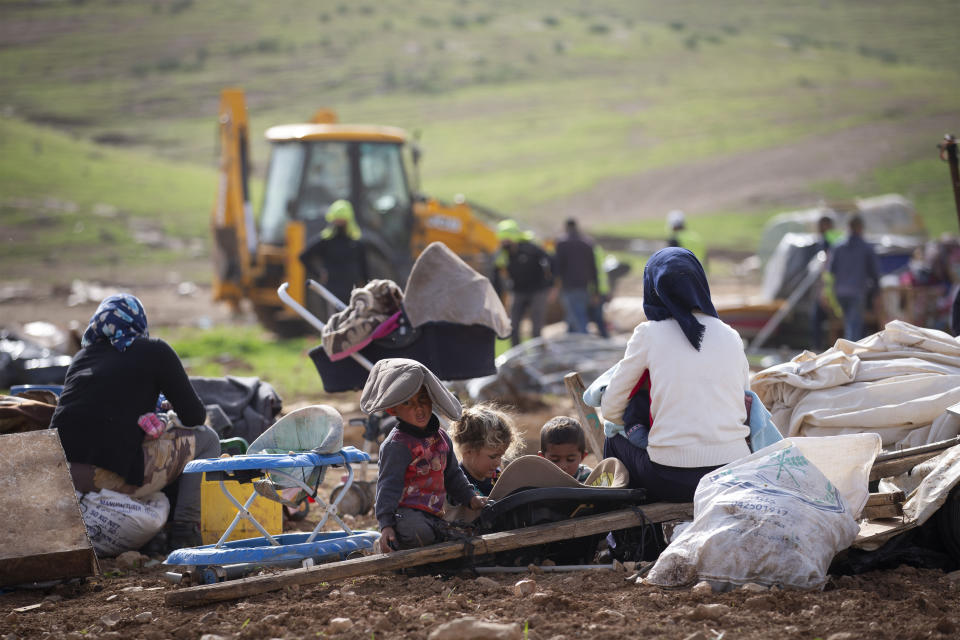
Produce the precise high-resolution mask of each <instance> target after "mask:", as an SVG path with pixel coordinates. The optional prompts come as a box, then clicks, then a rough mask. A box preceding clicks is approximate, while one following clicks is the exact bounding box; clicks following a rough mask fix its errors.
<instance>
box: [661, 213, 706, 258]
mask: <svg viewBox="0 0 960 640" xmlns="http://www.w3.org/2000/svg"><path fill="white" fill-rule="evenodd" d="M667 228H668V229H669V230H670V237H669V238H668V239H667V246H670V247H683V248H684V249H689V250H690V251H691V252H692V253H693V255H695V256H697V260H699V261H700V264H701V265H703V270H704V271H705V272H709V271H710V269H709V265H708V264H707V245H705V244H704V243H703V238H701V237H700V234H699V233H697V232H696V231H691V230H689V229H687V219H686V216H685V215H683V211H680V210H679V209H674V210H673V211H671V212H670V213H668V214H667Z"/></svg>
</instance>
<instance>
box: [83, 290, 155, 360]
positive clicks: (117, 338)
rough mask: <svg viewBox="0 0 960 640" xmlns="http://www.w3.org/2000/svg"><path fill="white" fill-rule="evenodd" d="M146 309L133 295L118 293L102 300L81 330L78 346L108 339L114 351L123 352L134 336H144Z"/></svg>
mask: <svg viewBox="0 0 960 640" xmlns="http://www.w3.org/2000/svg"><path fill="white" fill-rule="evenodd" d="M149 335H150V334H149V333H148V332H147V312H146V311H144V310H143V304H141V303H140V300H138V299H137V297H136V296H133V295H130V294H129V293H118V294H116V295H112V296H108V297H106V298H104V299H103V302H101V303H100V306H99V307H97V310H96V311H95V312H94V313H93V317H92V318H90V324H89V325H87V330H86V331H84V332H83V338H81V340H80V346H83V347H89V346H90V345H92V344H93V343H95V342H100V341H101V340H108V341H109V342H110V344H111V345H113V348H114V349H116V350H117V351H123V350H124V349H126V348H127V347H129V346H130V344H131V343H132V342H133V340H134V339H135V338H138V337H143V338H146V337H148V336H149Z"/></svg>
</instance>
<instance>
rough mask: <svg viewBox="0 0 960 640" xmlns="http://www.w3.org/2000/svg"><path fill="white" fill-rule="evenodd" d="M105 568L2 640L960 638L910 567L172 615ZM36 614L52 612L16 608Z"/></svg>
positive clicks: (159, 598) (248, 605) (482, 581)
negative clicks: (467, 630)
mask: <svg viewBox="0 0 960 640" xmlns="http://www.w3.org/2000/svg"><path fill="white" fill-rule="evenodd" d="M102 568H103V570H104V575H102V576H99V577H96V578H91V579H89V580H86V581H83V582H80V583H75V584H73V583H71V584H62V585H57V586H53V587H48V588H45V589H33V590H17V591H13V592H9V593H4V594H0V637H3V638H7V639H12V638H45V639H46V638H49V639H51V640H53V639H59V638H70V639H76V640H80V639H81V638H149V639H157V640H159V639H161V638H184V639H195V638H207V640H214V638H216V637H222V638H364V639H367V638H427V637H428V636H429V635H430V633H431V632H432V631H433V630H434V629H436V628H437V627H439V626H440V625H441V624H443V623H445V622H448V621H451V620H456V619H459V618H463V617H474V618H479V619H483V620H488V621H495V622H499V623H507V624H510V623H514V624H516V625H517V632H516V634H515V635H514V636H512V637H515V638H521V637H526V638H544V639H547V638H552V639H554V640H559V639H560V638H569V639H572V638H590V639H591V640H601V639H605V638H610V639H614V638H643V637H656V638H686V639H694V638H697V639H703V640H708V639H709V640H713V639H719V638H731V639H732V638H737V639H744V640H747V639H765V638H825V639H828V640H846V639H855V638H881V639H882V638H886V639H891V640H892V639H894V638H897V639H902V638H907V639H912V638H917V639H919V638H951V637H954V638H955V637H957V633H958V629H960V575H956V574H946V575H945V574H943V573H942V572H938V571H931V570H918V569H914V568H911V567H907V566H903V567H900V568H898V569H896V570H892V571H883V572H875V573H868V574H863V575H859V576H854V577H849V576H847V577H840V578H837V579H831V580H830V582H829V583H828V584H827V586H826V588H825V589H824V590H823V591H822V592H800V591H761V592H748V591H743V590H740V591H734V592H729V593H723V594H715V593H706V594H703V593H699V592H697V591H695V590H678V591H667V590H662V589H658V588H655V587H651V586H648V585H639V586H638V585H636V584H634V583H632V582H628V581H627V580H626V576H627V574H626V573H624V572H617V571H612V570H606V571H580V572H573V573H539V574H538V573H524V574H509V575H496V574H495V575H489V576H483V577H481V578H477V577H476V576H475V575H472V574H470V573H462V574H458V575H453V576H441V575H420V576H415V577H414V576H406V575H398V574H395V573H390V574H385V575H375V576H368V577H361V578H354V579H350V580H347V581H345V582H340V583H334V584H320V585H315V586H303V587H299V588H288V589H287V590H285V591H278V592H273V593H267V594H263V595H258V596H255V597H250V598H245V599H243V600H240V601H236V602H228V603H220V604H216V605H207V606H202V607H196V608H188V609H179V608H171V607H167V606H165V605H164V600H163V596H164V594H165V593H166V592H167V591H169V590H171V589H176V588H177V587H175V586H174V585H172V584H169V583H168V582H167V581H165V580H164V579H163V578H162V573H163V568H162V566H155V567H152V568H149V569H142V570H141V569H117V568H116V565H115V563H114V562H113V561H110V560H106V561H104V562H103V563H102ZM522 579H532V580H534V581H535V583H536V593H534V594H533V595H531V596H518V595H515V593H514V589H513V585H514V584H515V583H516V582H517V581H519V580H522ZM541 594H542V595H541ZM30 605H40V606H39V607H36V608H33V609H32V610H29V611H26V612H23V613H17V612H15V611H14V610H15V609H18V608H21V607H29V606H30ZM703 605H722V606H720V607H704V606H703ZM704 616H709V617H707V618H704ZM714 616H715V617H714ZM337 618H346V619H347V620H348V621H346V622H344V621H342V620H336V621H335V619H337ZM341 625H342V626H341ZM524 629H526V630H525V631H524ZM207 634H211V635H207Z"/></svg>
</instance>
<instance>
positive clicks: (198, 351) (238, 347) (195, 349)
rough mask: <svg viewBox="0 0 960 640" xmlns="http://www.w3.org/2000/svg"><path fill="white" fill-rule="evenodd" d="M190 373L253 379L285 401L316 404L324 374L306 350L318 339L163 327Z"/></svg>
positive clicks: (245, 330)
mask: <svg viewBox="0 0 960 640" xmlns="http://www.w3.org/2000/svg"><path fill="white" fill-rule="evenodd" d="M152 333H153V334H154V335H156V336H157V337H160V338H163V339H164V340H166V341H168V342H169V343H170V345H171V346H172V347H173V348H174V350H175V351H176V352H177V354H178V355H179V356H180V358H181V360H183V362H184V366H185V368H186V369H187V371H188V373H189V374H190V375H194V376H213V377H219V376H225V375H233V376H253V377H257V378H260V379H261V380H264V381H266V382H269V383H270V384H271V385H273V387H274V389H276V390H277V393H279V394H280V396H281V397H282V398H283V400H284V402H293V401H300V400H308V401H311V400H316V399H318V398H319V396H320V395H321V394H322V393H323V384H322V382H321V381H320V374H319V373H317V370H316V368H315V367H314V366H313V362H312V361H311V360H310V357H309V356H308V355H307V352H308V351H309V350H310V349H312V348H313V347H314V346H316V340H314V339H308V338H295V339H287V340H280V339H278V338H276V337H275V336H274V335H273V334H271V333H269V332H267V331H265V330H264V329H261V328H259V327H238V326H229V327H214V328H212V329H199V328H188V327H178V328H161V329H157V330H156V331H153V332H152Z"/></svg>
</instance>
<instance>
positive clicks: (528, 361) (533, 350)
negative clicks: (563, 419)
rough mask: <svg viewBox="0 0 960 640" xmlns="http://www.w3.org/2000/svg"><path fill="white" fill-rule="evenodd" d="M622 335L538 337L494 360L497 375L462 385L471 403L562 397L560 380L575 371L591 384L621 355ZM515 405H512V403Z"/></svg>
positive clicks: (569, 334) (572, 334)
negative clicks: (525, 396) (609, 336)
mask: <svg viewBox="0 0 960 640" xmlns="http://www.w3.org/2000/svg"><path fill="white" fill-rule="evenodd" d="M626 344H627V342H626V336H620V337H613V338H600V337H598V336H594V335H590V334H583V333H567V334H563V335H560V336H556V337H552V338H548V337H544V336H541V337H539V338H534V339H533V340H528V341H526V342H523V343H521V344H519V345H517V346H516V347H513V348H512V349H510V350H508V351H507V352H505V353H504V354H503V355H501V356H500V357H499V358H497V373H496V374H494V375H492V376H486V377H483V378H476V379H474V380H470V381H468V382H467V383H466V390H467V393H468V394H469V395H470V397H471V398H472V399H473V400H475V401H483V400H493V399H497V400H500V401H511V400H512V399H514V398H518V397H522V396H524V395H525V394H544V393H547V394H554V395H563V394H565V393H566V392H567V390H566V386H565V385H564V382H563V377H564V376H565V375H567V374H568V373H570V372H571V371H579V372H580V375H581V376H583V380H584V382H586V383H587V384H589V383H590V382H593V380H594V379H596V378H597V377H598V376H599V375H600V374H601V373H603V372H604V371H606V370H607V369H609V368H610V367H612V366H613V365H615V364H616V363H617V362H618V361H619V360H620V358H621V357H622V356H623V352H624V349H625V348H626ZM514 404H516V403H514Z"/></svg>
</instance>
